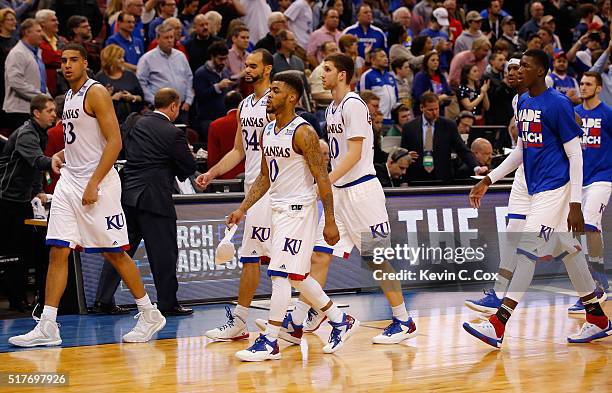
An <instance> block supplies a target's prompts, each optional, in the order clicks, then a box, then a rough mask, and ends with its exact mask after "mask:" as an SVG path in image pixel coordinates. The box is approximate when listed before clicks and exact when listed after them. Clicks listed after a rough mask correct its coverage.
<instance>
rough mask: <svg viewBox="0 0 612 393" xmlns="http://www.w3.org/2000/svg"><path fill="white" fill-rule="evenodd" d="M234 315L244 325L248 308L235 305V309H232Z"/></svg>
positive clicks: (247, 315) (247, 316)
mask: <svg viewBox="0 0 612 393" xmlns="http://www.w3.org/2000/svg"><path fill="white" fill-rule="evenodd" d="M234 315H235V316H237V317H238V318H240V319H242V322H244V323H246V321H247V319H248V318H249V309H248V307H243V306H241V305H240V304H237V305H236V308H234Z"/></svg>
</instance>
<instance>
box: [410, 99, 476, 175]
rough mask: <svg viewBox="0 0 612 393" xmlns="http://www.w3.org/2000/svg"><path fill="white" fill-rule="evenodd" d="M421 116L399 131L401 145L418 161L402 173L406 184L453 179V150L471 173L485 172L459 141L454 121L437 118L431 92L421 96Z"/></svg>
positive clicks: (437, 101)
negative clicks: (406, 181) (414, 154)
mask: <svg viewBox="0 0 612 393" xmlns="http://www.w3.org/2000/svg"><path fill="white" fill-rule="evenodd" d="M421 111H422V115H421V116H420V117H417V118H416V119H414V120H412V121H411V122H409V123H407V124H405V125H404V127H403V131H402V143H401V146H402V147H403V148H404V149H407V150H408V151H415V152H416V153H417V154H418V158H417V159H416V161H415V162H414V164H412V165H410V167H409V168H408V170H407V171H406V177H407V179H408V181H415V180H416V181H425V180H441V181H444V182H448V181H450V180H452V179H453V169H452V168H453V166H452V163H451V153H452V152H453V151H454V152H456V153H457V155H458V156H459V157H460V158H461V160H463V162H465V163H466V164H467V165H468V167H469V168H472V169H473V171H474V174H476V175H479V174H480V173H482V172H486V168H481V167H479V166H478V163H477V162H476V159H475V158H474V155H473V154H472V152H471V151H470V150H469V149H468V148H467V146H466V145H465V143H463V141H462V140H461V136H460V135H459V132H458V131H457V126H456V125H455V122H453V121H451V120H449V119H446V118H444V117H440V100H439V99H438V96H437V95H435V94H434V93H425V94H423V96H422V97H421Z"/></svg>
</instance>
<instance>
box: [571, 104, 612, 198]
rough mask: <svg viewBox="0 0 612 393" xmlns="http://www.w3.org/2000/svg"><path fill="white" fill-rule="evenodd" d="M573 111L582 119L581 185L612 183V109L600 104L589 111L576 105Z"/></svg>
mask: <svg viewBox="0 0 612 393" xmlns="http://www.w3.org/2000/svg"><path fill="white" fill-rule="evenodd" d="M575 111H576V113H578V115H579V116H580V118H582V131H583V134H582V141H581V142H582V162H583V163H582V168H583V173H584V177H583V180H582V184H583V185H584V186H588V185H589V184H591V183H594V182H596V181H607V182H612V108H610V107H609V106H608V105H606V104H605V103H603V102H602V103H600V104H599V105H597V107H596V108H594V109H591V110H587V109H584V107H583V106H582V105H578V106H577V107H576V109H575Z"/></svg>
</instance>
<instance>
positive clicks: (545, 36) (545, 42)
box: [537, 28, 555, 58]
mask: <svg viewBox="0 0 612 393" xmlns="http://www.w3.org/2000/svg"><path fill="white" fill-rule="evenodd" d="M537 34H538V37H540V41H542V50H543V51H544V52H546V54H547V55H548V56H549V57H550V58H552V57H553V56H554V54H555V39H554V37H553V33H552V32H551V31H550V30H548V29H545V28H541V29H540V30H538V33H537Z"/></svg>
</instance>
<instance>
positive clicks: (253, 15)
mask: <svg viewBox="0 0 612 393" xmlns="http://www.w3.org/2000/svg"><path fill="white" fill-rule="evenodd" d="M244 1H245V3H247V5H245V9H246V14H245V15H244V16H243V17H242V20H243V21H244V24H246V25H247V26H248V27H249V30H250V33H251V43H252V44H253V45H255V44H256V43H257V42H258V41H259V40H261V39H262V38H264V37H265V36H266V34H267V33H268V17H269V16H270V14H271V13H272V10H271V9H270V5H269V4H268V2H267V1H266V0H244Z"/></svg>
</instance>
